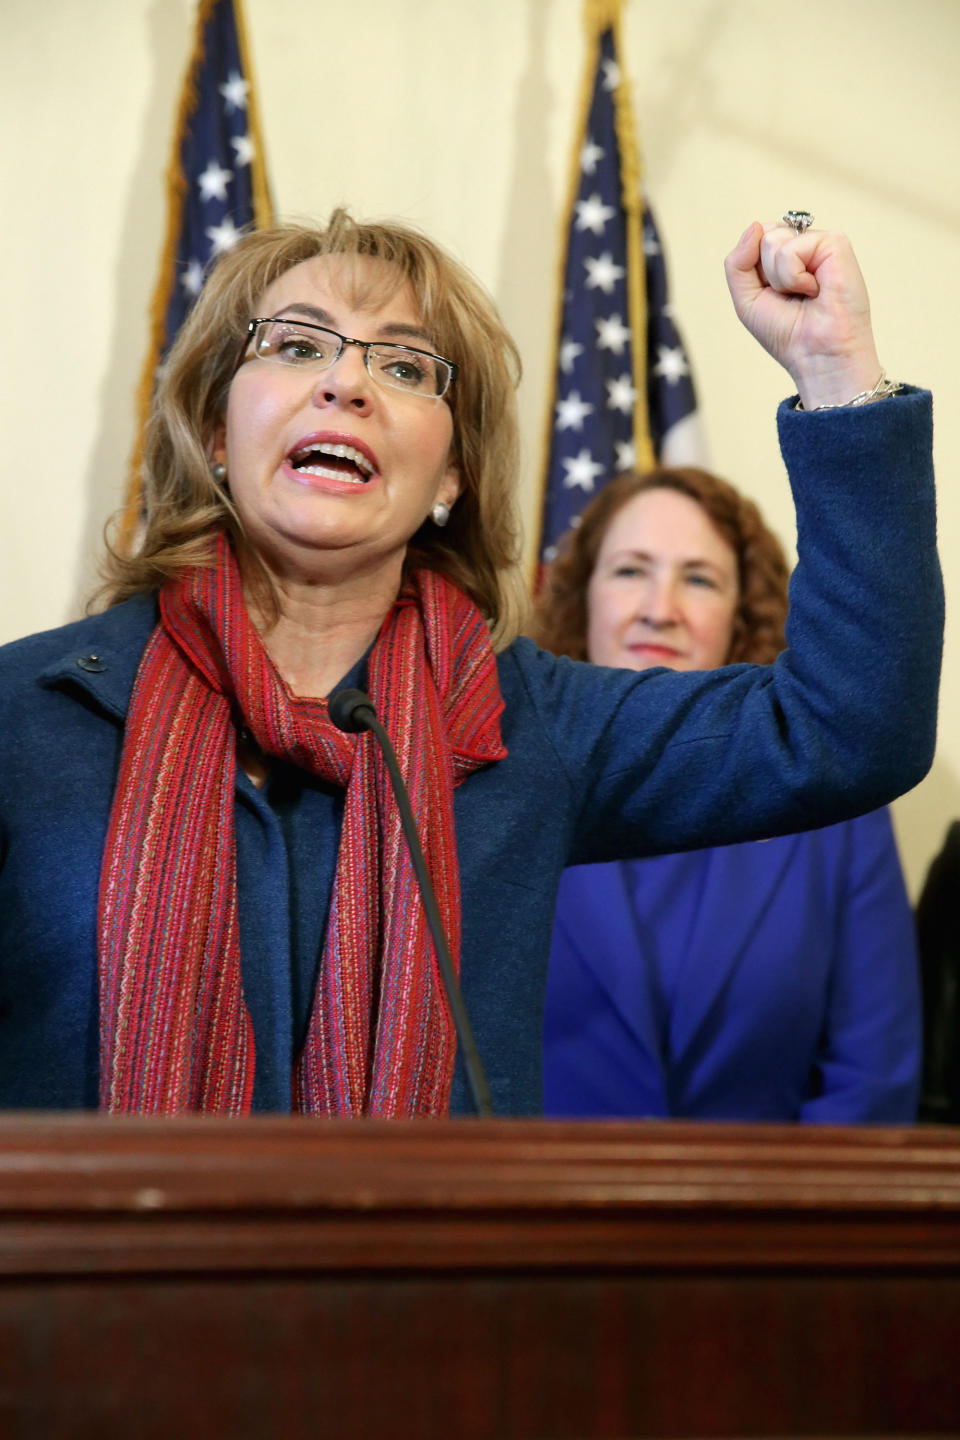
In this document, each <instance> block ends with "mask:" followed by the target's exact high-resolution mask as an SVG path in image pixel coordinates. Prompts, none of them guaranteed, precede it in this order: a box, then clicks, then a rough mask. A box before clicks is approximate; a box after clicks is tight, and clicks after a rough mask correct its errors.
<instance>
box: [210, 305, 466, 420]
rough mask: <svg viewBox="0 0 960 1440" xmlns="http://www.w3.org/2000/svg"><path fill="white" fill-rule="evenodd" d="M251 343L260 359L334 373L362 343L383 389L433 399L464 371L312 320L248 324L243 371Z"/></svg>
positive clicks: (365, 357) (427, 354) (408, 348)
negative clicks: (343, 358) (345, 356)
mask: <svg viewBox="0 0 960 1440" xmlns="http://www.w3.org/2000/svg"><path fill="white" fill-rule="evenodd" d="M251 341H252V342H253V354H254V356H256V357H257V358H258V359H260V360H271V361H273V362H275V363H276V364H278V365H291V366H294V367H298V368H300V369H303V370H329V369H330V366H331V365H335V364H336V363H337V361H338V360H339V359H340V356H341V355H342V354H343V350H344V346H345V345H358V346H359V347H360V349H361V350H362V351H363V363H364V365H366V367H367V370H368V372H369V373H370V375H371V376H372V377H373V379H374V380H376V382H377V384H378V385H388V386H389V387H390V389H391V390H402V391H404V393H405V394H407V395H422V396H423V397H424V398H425V399H427V400H439V399H440V398H441V396H443V395H445V394H446V393H447V390H448V389H449V388H450V386H451V385H452V383H453V381H454V380H456V378H457V376H458V374H459V373H460V367H459V365H454V363H453V361H452V360H444V358H443V356H442V355H432V354H431V353H430V351H429V350H417V349H416V348H415V347H414V346H412V345H381V344H380V343H379V341H373V340H351V338H350V336H349V335H341V334H339V333H338V331H336V330H327V329H326V328H325V327H324V326H323V325H312V324H309V323H308V322H307V321H306V320H268V319H263V318H260V319H256V320H251V321H250V323H249V324H248V326H247V333H246V335H245V337H244V341H243V346H242V348H241V351H240V355H239V356H238V358H237V369H238V370H239V368H240V366H241V364H242V363H243V360H244V358H246V352H247V348H248V346H249V345H250V343H251Z"/></svg>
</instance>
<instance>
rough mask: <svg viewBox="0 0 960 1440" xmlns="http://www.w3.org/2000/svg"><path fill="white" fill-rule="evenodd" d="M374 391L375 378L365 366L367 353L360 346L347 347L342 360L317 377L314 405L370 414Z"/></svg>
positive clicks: (314, 389) (341, 357)
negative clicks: (364, 360)
mask: <svg viewBox="0 0 960 1440" xmlns="http://www.w3.org/2000/svg"><path fill="white" fill-rule="evenodd" d="M372 391H373V379H372V377H371V375H370V372H369V371H368V370H367V367H366V365H365V364H364V363H363V351H362V350H361V349H360V347H359V346H358V345H345V346H344V347H343V354H342V355H341V356H340V359H339V360H336V361H334V363H333V364H332V365H331V366H330V367H329V368H328V369H326V370H323V371H321V372H320V374H319V375H318V376H317V383H316V385H315V386H314V387H313V403H314V405H316V406H317V408H318V409H320V410H323V409H326V408H327V407H328V406H335V407H339V408H341V409H344V410H349V411H350V413H351V414H354V415H369V413H370V411H371V410H372V409H373V394H372Z"/></svg>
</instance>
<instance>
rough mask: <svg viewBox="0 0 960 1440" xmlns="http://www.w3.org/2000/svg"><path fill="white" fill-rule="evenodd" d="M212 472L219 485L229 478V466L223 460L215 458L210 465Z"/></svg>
mask: <svg viewBox="0 0 960 1440" xmlns="http://www.w3.org/2000/svg"><path fill="white" fill-rule="evenodd" d="M210 474H211V475H212V476H213V478H214V480H215V481H216V483H217V484H218V485H222V484H223V482H224V480H226V478H227V467H226V465H224V463H223V461H222V460H214V461H213V463H212V464H211V466H210Z"/></svg>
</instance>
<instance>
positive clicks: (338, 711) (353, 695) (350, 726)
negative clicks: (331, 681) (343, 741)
mask: <svg viewBox="0 0 960 1440" xmlns="http://www.w3.org/2000/svg"><path fill="white" fill-rule="evenodd" d="M327 708H328V710H329V712H330V719H331V720H332V721H333V723H334V725H336V727H337V729H338V730H346V732H347V733H348V734H350V733H352V732H354V731H357V730H369V729H370V728H371V727H370V722H371V720H375V719H376V718H377V712H376V710H375V709H374V708H373V701H372V700H371V699H370V696H369V695H365V694H364V693H363V691H362V690H334V692H333V694H332V695H331V696H330V697H329V699H328V700H327Z"/></svg>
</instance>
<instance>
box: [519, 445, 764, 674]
mask: <svg viewBox="0 0 960 1440" xmlns="http://www.w3.org/2000/svg"><path fill="white" fill-rule="evenodd" d="M649 490H674V491H676V492H677V493H678V494H679V495H686V496H688V497H689V499H691V500H695V501H696V503H697V504H698V505H699V506H700V507H701V508H702V509H703V510H704V511H705V512H706V514H707V516H708V517H709V519H710V520H711V521H712V523H713V526H714V528H715V529H716V530H717V532H718V533H719V534H720V535H722V537H723V539H724V540H726V542H727V544H728V545H729V546H730V548H731V549H732V550H733V552H734V554H735V555H736V557H737V574H738V578H739V598H738V601H737V610H736V614H735V616H734V621H733V633H732V636H731V641H730V652H729V654H728V655H727V659H726V663H727V664H728V665H732V664H735V663H736V662H738V661H742V660H746V661H749V662H751V663H752V664H755V665H769V664H770V663H771V662H772V661H773V660H775V659H776V657H777V656H778V655H779V653H780V651H781V650H783V649H784V647H785V645H786V640H785V638H784V625H785V623H786V619H787V583H788V581H789V577H790V571H789V567H788V565H787V561H786V556H785V555H784V553H783V547H782V546H781V544H780V541H779V540H778V539H777V537H776V536H775V535H774V534H773V532H772V531H771V530H769V529H768V528H767V526H766V525H765V524H764V522H763V518H762V517H761V515H760V511H759V510H758V509H757V507H756V505H754V503H753V501H752V500H748V499H746V497H745V496H743V495H741V494H740V492H739V491H738V490H736V489H734V487H733V486H732V485H730V484H729V483H728V482H727V481H726V480H721V479H720V478H719V476H716V475H711V474H710V472H709V471H707V470H698V469H696V468H694V467H692V466H690V467H685V468H683V469H667V468H666V467H661V468H659V469H656V470H650V471H647V472H646V473H644V474H642V475H641V474H637V473H636V472H630V473H627V474H623V475H618V476H617V477H616V479H614V480H611V482H610V484H609V485H606V486H605V487H604V488H603V490H601V491H600V494H599V495H597V496H596V497H595V499H593V500H591V502H590V504H589V505H588V506H587V508H586V509H585V510H584V512H583V514H582V515H581V517H580V524H579V525H578V526H577V528H576V529H575V530H570V531H568V532H567V534H566V535H565V536H564V537H563V540H562V541H561V543H560V553H559V554H558V556H557V558H556V560H554V561H553V563H552V565H551V566H550V568H549V569H548V571H547V573H546V576H545V577H544V583H543V588H542V590H541V592H540V595H539V597H538V599H537V607H536V621H535V626H534V630H533V635H534V638H535V639H536V640H537V641H538V642H539V644H541V645H542V646H543V647H544V649H546V650H552V651H553V652H554V654H555V655H569V656H570V657H571V658H572V659H574V660H587V659H589V656H588V655H587V587H588V585H589V583H590V577H591V576H592V574H593V571H594V567H595V566H596V563H597V556H598V555H599V553H600V547H601V545H602V544H603V538H604V536H605V535H606V533H607V530H608V528H609V526H610V522H611V521H612V519H613V517H614V516H615V515H616V514H617V512H618V511H619V510H621V509H622V508H623V506H624V505H626V504H627V502H628V501H629V500H632V499H633V498H634V497H635V496H637V495H645V494H646V493H647V492H648V491H649Z"/></svg>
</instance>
